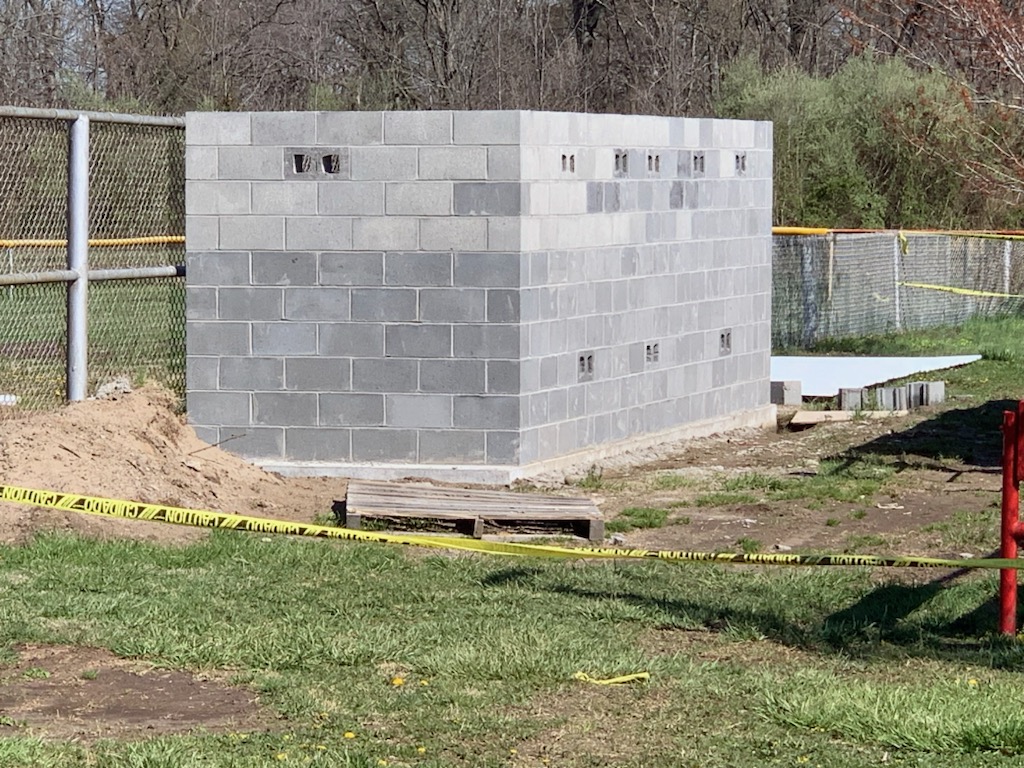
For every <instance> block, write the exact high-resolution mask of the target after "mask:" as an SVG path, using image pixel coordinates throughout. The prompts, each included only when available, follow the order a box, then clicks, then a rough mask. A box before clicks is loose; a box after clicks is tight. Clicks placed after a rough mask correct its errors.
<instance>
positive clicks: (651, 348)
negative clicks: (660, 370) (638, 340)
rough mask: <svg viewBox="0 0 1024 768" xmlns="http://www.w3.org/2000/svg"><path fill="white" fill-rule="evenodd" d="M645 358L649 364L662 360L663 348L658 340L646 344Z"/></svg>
mask: <svg viewBox="0 0 1024 768" xmlns="http://www.w3.org/2000/svg"><path fill="white" fill-rule="evenodd" d="M644 360H645V361H646V362H647V364H648V365H653V364H654V363H657V362H658V361H659V360H661V349H660V347H659V345H658V342H656V341H655V342H652V343H650V344H646V345H644Z"/></svg>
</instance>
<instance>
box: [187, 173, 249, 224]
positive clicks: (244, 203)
mask: <svg viewBox="0 0 1024 768" xmlns="http://www.w3.org/2000/svg"><path fill="white" fill-rule="evenodd" d="M185 213H186V214H188V215H194V214H199V215H203V216H210V215H220V214H226V213H249V183H248V182H246V181H186V182H185Z"/></svg>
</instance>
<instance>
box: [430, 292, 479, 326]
mask: <svg viewBox="0 0 1024 768" xmlns="http://www.w3.org/2000/svg"><path fill="white" fill-rule="evenodd" d="M485 296H486V293H485V291H483V290H481V289H476V288H424V289H423V290H421V291H420V314H419V319H420V320H421V321H423V322H425V323H482V322H483V321H484V320H486V319H487V318H486V300H485Z"/></svg>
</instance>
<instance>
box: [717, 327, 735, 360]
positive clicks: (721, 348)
mask: <svg viewBox="0 0 1024 768" xmlns="http://www.w3.org/2000/svg"><path fill="white" fill-rule="evenodd" d="M731 353H732V328H726V329H725V330H724V331H722V332H721V333H719V334H718V354H720V355H728V354H731Z"/></svg>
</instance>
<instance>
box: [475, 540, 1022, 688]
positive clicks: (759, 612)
mask: <svg viewBox="0 0 1024 768" xmlns="http://www.w3.org/2000/svg"><path fill="white" fill-rule="evenodd" d="M993 554H995V553H993ZM970 573H971V571H969V570H967V569H961V570H956V571H951V572H949V573H948V574H946V575H943V576H941V577H939V578H936V579H933V580H931V581H928V582H925V583H922V584H902V583H888V584H880V585H877V586H875V587H874V588H872V589H871V590H870V591H868V592H866V593H865V594H863V595H862V596H860V597H859V598H858V599H857V600H856V601H855V602H853V603H852V604H850V605H847V606H845V607H841V608H838V609H837V610H835V611H833V612H831V613H828V614H825V615H823V616H821V617H820V618H819V619H817V620H811V621H808V620H806V619H800V620H793V619H791V618H789V617H788V616H787V615H786V614H787V613H788V611H787V610H786V609H785V607H784V605H785V604H784V600H783V599H782V598H781V596H780V609H779V610H774V609H773V608H772V606H771V605H768V604H766V606H765V607H764V608H763V609H752V608H749V607H745V606H744V607H739V606H735V605H731V604H730V600H729V599H728V598H723V599H716V598H714V597H712V596H708V597H703V596H701V597H680V598H671V599H666V598H665V597H654V596H648V595H643V594H640V593H638V592H636V591H618V590H594V589H585V588H580V587H576V586H570V585H566V584H554V585H550V584H546V585H542V584H541V583H538V581H537V580H536V579H537V577H539V576H541V572H540V571H539V570H533V569H530V568H513V569H503V570H501V571H497V572H495V573H492V574H491V575H490V576H488V577H487V578H485V579H484V584H485V585H486V586H493V587H502V586H507V585H510V584H514V585H516V586H518V587H520V588H523V587H527V588H528V587H530V586H533V587H535V588H536V589H538V590H541V591H546V592H549V593H553V594H557V595H561V596H569V597H572V598H574V599H582V600H591V601H619V602H624V603H626V604H629V605H632V606H635V607H638V608H641V609H644V610H648V611H650V612H651V614H652V618H653V616H654V615H658V614H661V615H666V614H667V615H669V616H672V617H673V618H674V619H675V620H676V621H678V622H679V625H680V626H681V627H684V628H692V629H698V628H700V629H704V630H709V631H711V632H718V633H723V634H731V635H733V636H735V637H737V638H749V637H764V638H767V639H769V640H771V641H773V642H776V643H779V644H781V645H785V646H789V647H793V648H800V649H802V650H805V651H810V652H814V653H818V654H823V655H837V656H842V657H846V658H859V659H865V660H868V659H874V660H883V661H884V660H892V659H905V658H909V657H915V658H927V659H934V660H939V661H951V662H955V663H961V664H974V665H978V666H985V667H991V668H1014V669H1019V668H1021V667H1022V666H1024V645H1022V644H1021V643H1017V642H1014V640H1013V639H1012V638H1005V637H1002V636H1000V635H997V634H996V627H997V618H998V596H997V595H996V594H995V593H994V591H993V592H992V593H991V596H990V597H987V598H986V597H984V596H983V597H982V602H981V603H980V604H979V603H978V597H979V595H978V594H977V590H976V589H974V590H968V591H966V592H965V593H964V594H962V595H958V596H954V599H955V602H957V603H962V605H963V607H962V609H961V608H958V609H956V610H953V611H949V610H948V609H946V610H945V611H942V612H938V613H932V612H929V611H928V608H927V606H928V604H929V603H930V602H931V601H933V600H934V599H936V598H938V597H939V596H940V595H941V593H942V592H943V591H944V590H946V589H949V588H951V587H954V586H956V583H957V582H958V581H959V580H960V579H962V578H963V577H965V576H967V575H968V574H970ZM992 586H993V588H995V584H994V583H993V585H992ZM1018 602H1019V604H1020V605H1024V587H1021V588H1019V590H1018ZM922 609H923V613H922V614H918V613H917V612H918V611H922Z"/></svg>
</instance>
